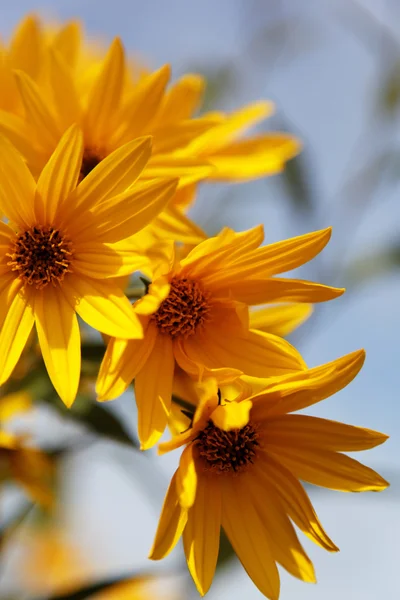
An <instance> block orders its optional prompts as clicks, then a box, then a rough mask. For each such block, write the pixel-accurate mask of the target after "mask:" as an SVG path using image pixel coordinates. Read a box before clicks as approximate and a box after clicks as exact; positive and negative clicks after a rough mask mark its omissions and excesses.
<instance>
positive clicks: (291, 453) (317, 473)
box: [268, 445, 389, 492]
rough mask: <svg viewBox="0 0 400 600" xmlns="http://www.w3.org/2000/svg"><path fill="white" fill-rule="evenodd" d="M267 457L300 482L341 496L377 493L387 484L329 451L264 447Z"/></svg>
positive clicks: (349, 459)
mask: <svg viewBox="0 0 400 600" xmlns="http://www.w3.org/2000/svg"><path fill="white" fill-rule="evenodd" d="M268 453H270V454H272V455H273V456H275V457H276V458H277V459H278V460H279V461H280V462H281V463H282V464H284V465H285V466H286V467H287V468H288V469H290V471H291V472H292V473H293V475H295V477H298V478H299V479H301V480H303V481H307V482H308V483H312V484H313V485H319V486H321V487H326V488H329V489H332V490H340V491H342V492H366V491H373V492H379V491H381V490H384V489H385V488H387V487H388V485H389V484H388V482H387V481H385V480H384V479H383V477H381V476H380V475H379V474H378V473H376V472H375V471H373V470H372V469H370V468H369V467H366V466H365V465H362V464H361V463H360V462H358V461H357V460H355V459H354V458H350V457H349V456H346V455H345V454H340V453H338V452H332V451H330V450H321V449H318V451H317V452H316V451H315V450H314V449H312V448H311V449H309V448H298V447H296V448H291V447H287V448H281V447H279V448H278V447H277V446H275V447H272V445H269V446H268Z"/></svg>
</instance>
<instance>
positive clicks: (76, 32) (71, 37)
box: [51, 21, 82, 67]
mask: <svg viewBox="0 0 400 600" xmlns="http://www.w3.org/2000/svg"><path fill="white" fill-rule="evenodd" d="M81 35H82V34H81V24H80V22H79V21H70V22H69V23H67V24H66V25H64V26H62V27H61V28H60V29H59V31H57V33H56V35H55V37H54V39H53V41H52V44H51V48H52V49H54V50H55V51H56V52H57V53H59V54H60V56H62V57H63V59H64V61H65V63H66V64H67V65H70V66H71V67H73V66H75V64H76V61H77V58H78V53H79V50H80V44H81Z"/></svg>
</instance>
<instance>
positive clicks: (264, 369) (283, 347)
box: [97, 227, 343, 449]
mask: <svg viewBox="0 0 400 600" xmlns="http://www.w3.org/2000/svg"><path fill="white" fill-rule="evenodd" d="M263 237H264V232H263V228H262V227H256V228H255V229H252V230H250V231H247V232H244V233H234V232H233V231H232V230H229V229H226V230H224V231H223V232H222V233H221V234H220V235H218V236H217V237H214V238H210V239H208V240H206V241H204V242H202V243H201V244H199V245H198V246H197V247H195V248H194V249H193V250H192V251H191V252H190V253H189V254H188V255H187V256H186V257H185V258H184V259H182V260H180V261H179V260H178V259H177V257H176V256H175V255H174V249H173V246H172V245H167V244H165V245H164V255H162V248H161V247H160V245H157V246H156V247H155V249H154V255H153V260H154V272H153V276H152V284H151V285H150V287H149V293H148V294H147V295H146V296H145V297H144V298H143V299H141V300H139V301H138V302H137V303H136V304H135V305H134V309H135V311H136V312H137V313H138V314H139V315H140V316H141V319H142V324H143V330H144V338H143V340H135V341H133V340H126V339H112V340H111V341H110V342H109V344H108V348H107V351H106V354H105V357H104V360H103V362H102V365H101V367H100V372H99V378H98V382H97V393H98V395H99V400H110V399H113V398H116V397H117V396H119V395H120V394H121V393H122V392H124V391H125V390H126V388H127V387H128V385H129V384H130V382H131V381H132V380H133V379H134V378H135V395H136V400H137V404H138V411H139V437H140V440H141V443H142V447H143V448H144V449H145V448H149V447H151V446H152V445H153V444H155V443H156V442H157V440H158V439H159V438H160V436H161V435H162V433H163V431H164V429H165V426H166V424H167V419H168V414H169V412H170V406H171V391H172V385H173V375H174V367H175V361H176V363H177V364H178V365H179V367H180V368H181V369H183V370H184V371H185V372H187V373H188V374H189V375H190V376H192V377H193V378H194V379H197V380H200V379H202V378H204V377H207V376H214V377H217V379H218V381H219V382H224V381H227V380H231V379H233V378H235V377H237V376H239V375H241V374H243V373H246V374H247V375H252V376H255V377H267V376H274V375H279V374H284V373H287V372H290V371H295V370H298V369H304V368H305V365H304V361H303V360H302V358H301V356H300V355H299V353H298V352H297V351H296V350H295V349H294V348H293V346H291V345H290V344H289V343H288V342H286V341H285V340H283V339H281V338H280V337H277V336H275V335H273V334H271V333H266V332H265V331H262V330H256V329H252V328H251V321H250V324H249V306H251V305H259V304H265V303H267V302H271V303H273V302H290V301H295V302H322V301H325V300H330V299H332V298H335V297H337V296H340V295H341V294H342V293H343V290H342V289H337V288H332V287H328V286H324V285H321V284H317V283H311V282H308V281H301V280H297V279H280V278H276V277H272V276H273V275H275V274H277V273H282V272H284V271H288V270H289V269H293V268H295V267H298V266H299V265H302V264H304V263H305V262H307V261H309V260H310V259H311V258H313V257H314V256H315V255H316V254H318V252H320V251H321V250H322V248H323V247H324V246H325V245H326V244H327V242H328V240H329V238H330V230H329V229H326V230H323V231H317V232H313V233H310V234H306V235H303V236H299V237H297V238H292V239H289V240H285V241H283V242H279V243H276V244H271V245H269V246H263V247H259V246H260V244H261V242H262V240H263ZM155 373H157V376H156V377H155V376H154V374H155Z"/></svg>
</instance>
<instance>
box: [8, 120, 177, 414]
mask: <svg viewBox="0 0 400 600" xmlns="http://www.w3.org/2000/svg"><path fill="white" fill-rule="evenodd" d="M43 131H45V128H44V130H43ZM150 153H151V140H150V139H149V138H141V139H137V140H135V141H133V142H130V143H128V144H126V145H124V146H122V147H121V148H119V149H118V150H116V151H115V152H114V153H112V154H110V155H109V156H108V157H107V158H106V159H105V160H104V161H102V163H101V164H99V165H98V166H97V167H96V168H95V169H93V171H92V172H91V173H90V174H89V175H88V176H87V177H86V178H85V179H84V180H83V181H82V182H81V183H80V184H79V185H77V183H78V178H79V172H80V169H81V164H82V155H83V136H82V134H81V132H80V130H79V129H78V128H77V127H76V126H72V127H71V128H70V129H69V130H68V131H67V132H66V133H65V134H64V136H63V137H62V139H61V140H60V142H59V144H58V146H57V148H56V150H55V152H54V153H53V155H52V156H51V158H50V160H49V162H48V163H47V165H46V167H45V168H44V170H43V172H42V173H41V175H40V177H39V180H38V182H37V183H36V182H35V180H34V179H33V177H32V175H31V173H30V171H29V170H28V168H27V166H26V164H25V163H24V161H23V159H22V157H21V155H20V154H19V153H18V152H17V150H15V149H14V148H13V147H12V146H11V144H10V143H9V142H8V141H7V140H6V139H5V138H3V139H2V140H1V141H0V208H1V210H2V212H3V213H4V214H5V215H6V217H7V218H8V219H9V223H8V224H5V223H4V222H0V323H2V328H1V332H0V356H1V361H0V385H1V384H2V383H4V382H5V381H6V380H7V379H8V378H9V376H10V375H11V373H12V371H13V369H14V367H15V365H16V364H17V361H18V359H19V357H20V355H21V352H22V350H23V348H24V346H25V343H26V341H27V339H28V336H29V334H30V332H31V330H32V328H33V325H34V324H36V330H37V334H38V339H39V343H40V347H41V351H42V355H43V359H44V362H45V364H46V367H47V370H48V373H49V376H50V378H51V381H52V383H53V385H54V387H55V389H56V391H57V393H58V394H59V395H60V397H61V398H62V400H63V401H64V402H65V404H66V405H67V406H70V405H71V404H72V403H73V401H74V399H75V396H76V393H77V388H78V383H79V376H80V357H81V351H80V334H79V326H78V320H77V316H76V313H78V315H79V316H80V317H81V318H82V319H83V320H84V321H86V323H88V324H89V325H90V326H92V327H94V328H95V329H98V330H99V331H101V332H104V333H106V334H108V335H120V336H122V335H123V336H126V337H129V338H133V337H141V336H142V335H143V333H142V327H141V323H140V321H139V319H138V317H137V316H136V315H135V313H134V311H133V310H132V306H131V304H130V303H129V301H128V299H127V298H126V297H125V296H124V294H123V292H122V291H121V290H120V288H119V287H118V284H117V283H114V282H113V280H112V278H116V277H121V276H123V275H126V274H128V273H132V272H133V271H135V270H136V269H138V268H140V266H141V262H142V258H141V257H140V256H139V255H138V254H137V253H136V252H135V248H134V246H133V244H132V241H131V240H129V239H128V238H129V237H130V236H132V234H134V233H135V232H136V231H139V230H140V229H141V228H142V227H144V226H145V225H147V224H148V223H149V221H151V219H152V218H154V216H155V215H157V214H158V213H159V212H160V211H161V210H162V209H163V208H164V207H165V205H166V204H167V202H168V201H169V199H170V198H171V197H172V196H173V194H174V192H175V189H176V184H177V180H176V179H175V180H173V179H160V180H152V181H146V182H141V183H139V184H136V185H134V186H133V187H132V184H133V183H134V181H135V180H136V179H137V177H138V176H139V174H140V173H141V171H142V169H143V167H144V165H145V164H146V162H147V160H148V158H149V156H150ZM116 215H118V216H117V217H116Z"/></svg>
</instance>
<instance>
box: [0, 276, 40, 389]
mask: <svg viewBox="0 0 400 600" xmlns="http://www.w3.org/2000/svg"><path fill="white" fill-rule="evenodd" d="M13 293H14V294H15V296H14V298H13V299H12V302H11V303H10V306H9V309H8V313H7V316H6V318H5V321H4V323H3V325H2V328H1V332H0V356H1V361H0V385H2V384H3V383H5V382H6V381H7V379H8V378H9V377H10V375H11V373H12V372H13V370H14V367H15V365H16V364H17V362H18V360H19V357H20V356H21V353H22V350H23V349H24V348H25V344H26V342H27V340H28V337H29V334H30V332H31V331H32V327H33V323H34V316H33V309H32V302H31V298H30V297H29V295H28V293H27V292H26V291H25V290H19V291H18V288H17V289H15V288H14V289H13Z"/></svg>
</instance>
